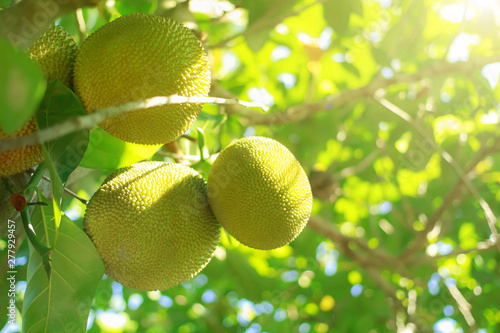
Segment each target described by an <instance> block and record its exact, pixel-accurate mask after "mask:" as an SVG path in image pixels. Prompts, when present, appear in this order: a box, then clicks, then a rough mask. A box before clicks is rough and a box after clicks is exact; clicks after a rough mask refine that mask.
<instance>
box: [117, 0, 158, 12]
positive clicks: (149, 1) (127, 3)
mask: <svg viewBox="0 0 500 333" xmlns="http://www.w3.org/2000/svg"><path fill="white" fill-rule="evenodd" d="M115 5H116V9H118V11H119V12H120V14H121V15H127V14H131V13H153V12H154V11H155V9H156V7H157V6H158V0H145V1H134V0H120V1H117V2H116V4H115Z"/></svg>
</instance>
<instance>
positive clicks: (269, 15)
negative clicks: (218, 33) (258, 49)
mask: <svg viewBox="0 0 500 333" xmlns="http://www.w3.org/2000/svg"><path fill="white" fill-rule="evenodd" d="M287 2H288V0H284V1H283V0H282V1H281V2H280V3H277V4H275V5H274V6H273V7H272V8H270V10H268V11H267V12H266V13H265V15H263V16H262V17H261V18H260V19H258V20H257V21H255V22H254V23H253V24H252V25H251V26H249V27H248V28H247V29H245V30H244V31H243V32H241V33H237V34H235V35H233V36H231V37H228V38H226V39H224V40H222V41H220V42H218V43H217V44H214V45H209V46H208V47H207V48H209V49H216V48H221V47H225V46H227V45H228V44H229V43H230V42H232V41H233V40H235V39H237V38H239V37H245V36H248V35H250V34H255V33H256V32H259V31H262V30H265V29H271V28H273V27H275V26H276V25H277V24H279V23H281V22H283V21H284V20H285V19H287V18H289V17H292V16H297V15H299V14H300V13H301V12H302V11H304V10H306V9H308V8H309V7H312V6H314V5H317V4H319V3H323V2H325V0H317V1H315V2H313V3H310V4H308V5H305V6H304V7H302V8H300V9H298V10H292V11H290V12H288V13H286V14H283V15H281V16H277V15H276V11H278V10H279V9H280V7H281V6H283V4H286V3H287Z"/></svg>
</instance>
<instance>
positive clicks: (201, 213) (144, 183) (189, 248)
mask: <svg viewBox="0 0 500 333" xmlns="http://www.w3.org/2000/svg"><path fill="white" fill-rule="evenodd" d="M206 191H207V189H206V182H205V180H204V179H203V178H202V177H201V175H199V174H198V173H197V172H196V171H194V170H193V169H191V168H189V167H187V166H183V165H180V164H172V163H164V162H142V163H137V164H134V165H132V166H129V167H125V168H122V169H119V170H117V171H115V172H114V173H112V174H111V175H110V176H109V177H108V178H107V179H106V180H105V181H104V183H103V184H102V186H101V187H100V188H99V190H98V191H97V192H96V193H95V194H94V195H93V196H92V198H91V200H90V202H89V204H88V205H87V211H86V212H85V217H84V225H83V226H84V230H85V232H86V233H87V234H88V235H89V237H90V239H91V240H92V242H93V243H94V245H95V246H96V248H97V250H98V252H99V254H100V255H101V258H102V260H103V262H104V266H105V270H106V274H107V275H108V276H110V277H111V278H113V279H115V280H116V281H118V282H120V283H122V284H123V285H125V286H127V287H132V288H136V289H141V290H163V289H167V288H170V287H173V286H175V285H177V284H179V283H181V282H184V281H186V280H188V279H190V278H191V277H193V276H195V275H196V274H197V273H198V272H199V271H201V270H202V269H203V268H204V267H205V266H206V265H207V264H208V262H209V261H210V259H211V258H212V256H213V254H214V251H215V249H216V247H217V244H218V243H219V235H220V225H219V223H218V222H217V221H216V219H215V217H214V215H213V213H212V211H211V210H210V207H209V205H208V199H207V192H206Z"/></svg>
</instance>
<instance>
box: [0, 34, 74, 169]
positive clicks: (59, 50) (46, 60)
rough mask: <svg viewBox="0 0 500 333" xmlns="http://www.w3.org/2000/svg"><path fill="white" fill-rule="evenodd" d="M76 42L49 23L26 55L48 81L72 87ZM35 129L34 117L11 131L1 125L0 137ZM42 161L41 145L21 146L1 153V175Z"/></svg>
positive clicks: (21, 134)
mask: <svg viewBox="0 0 500 333" xmlns="http://www.w3.org/2000/svg"><path fill="white" fill-rule="evenodd" d="M77 49H78V47H77V45H76V43H75V41H74V40H73V39H72V38H71V36H70V35H69V34H68V33H67V32H66V31H65V30H64V29H63V28H62V27H61V26H58V25H56V26H52V27H50V28H49V29H47V31H46V32H45V33H44V34H43V35H42V36H41V37H40V38H39V39H38V40H37V41H36V42H35V43H34V44H33V46H32V47H31V48H30V49H29V51H28V52H29V57H30V58H31V59H32V60H34V61H36V63H37V64H38V65H39V66H40V67H41V69H42V72H43V74H44V76H45V78H46V79H47V83H49V82H50V81H52V80H55V79H59V80H61V81H62V82H63V83H64V84H65V85H67V86H68V87H70V88H71V85H72V73H73V64H74V61H75V57H76V52H77ZM36 131H37V127H36V123H35V118H34V117H32V118H31V119H30V120H29V121H28V122H27V123H26V125H24V126H23V127H22V128H21V129H20V130H18V131H17V132H15V133H13V134H7V133H5V132H3V131H2V130H1V129H0V140H5V139H11V138H14V137H19V136H24V135H28V134H31V133H33V132H36ZM42 161H43V156H42V147H41V146H40V145H36V146H28V147H21V148H17V149H12V150H9V151H6V152H3V153H0V176H1V177H5V176H10V175H14V174H16V173H20V172H23V171H26V170H28V169H29V168H32V167H34V166H35V165H38V164H40V162H42Z"/></svg>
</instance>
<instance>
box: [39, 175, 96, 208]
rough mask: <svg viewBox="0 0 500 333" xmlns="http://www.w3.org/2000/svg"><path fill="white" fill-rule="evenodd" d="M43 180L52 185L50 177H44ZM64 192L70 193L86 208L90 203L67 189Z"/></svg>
mask: <svg viewBox="0 0 500 333" xmlns="http://www.w3.org/2000/svg"><path fill="white" fill-rule="evenodd" d="M42 179H43V180H45V181H47V182H49V183H50V178H49V177H47V176H42ZM64 192H66V193H68V194H69V195H71V196H72V197H74V198H75V199H77V200H78V201H80V202H81V203H82V204H84V205H85V206H87V204H88V201H87V200H85V199H83V198H82V197H80V196H79V195H78V194H76V193H75V192H73V191H71V190H70V189H68V188H66V187H65V188H64Z"/></svg>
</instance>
